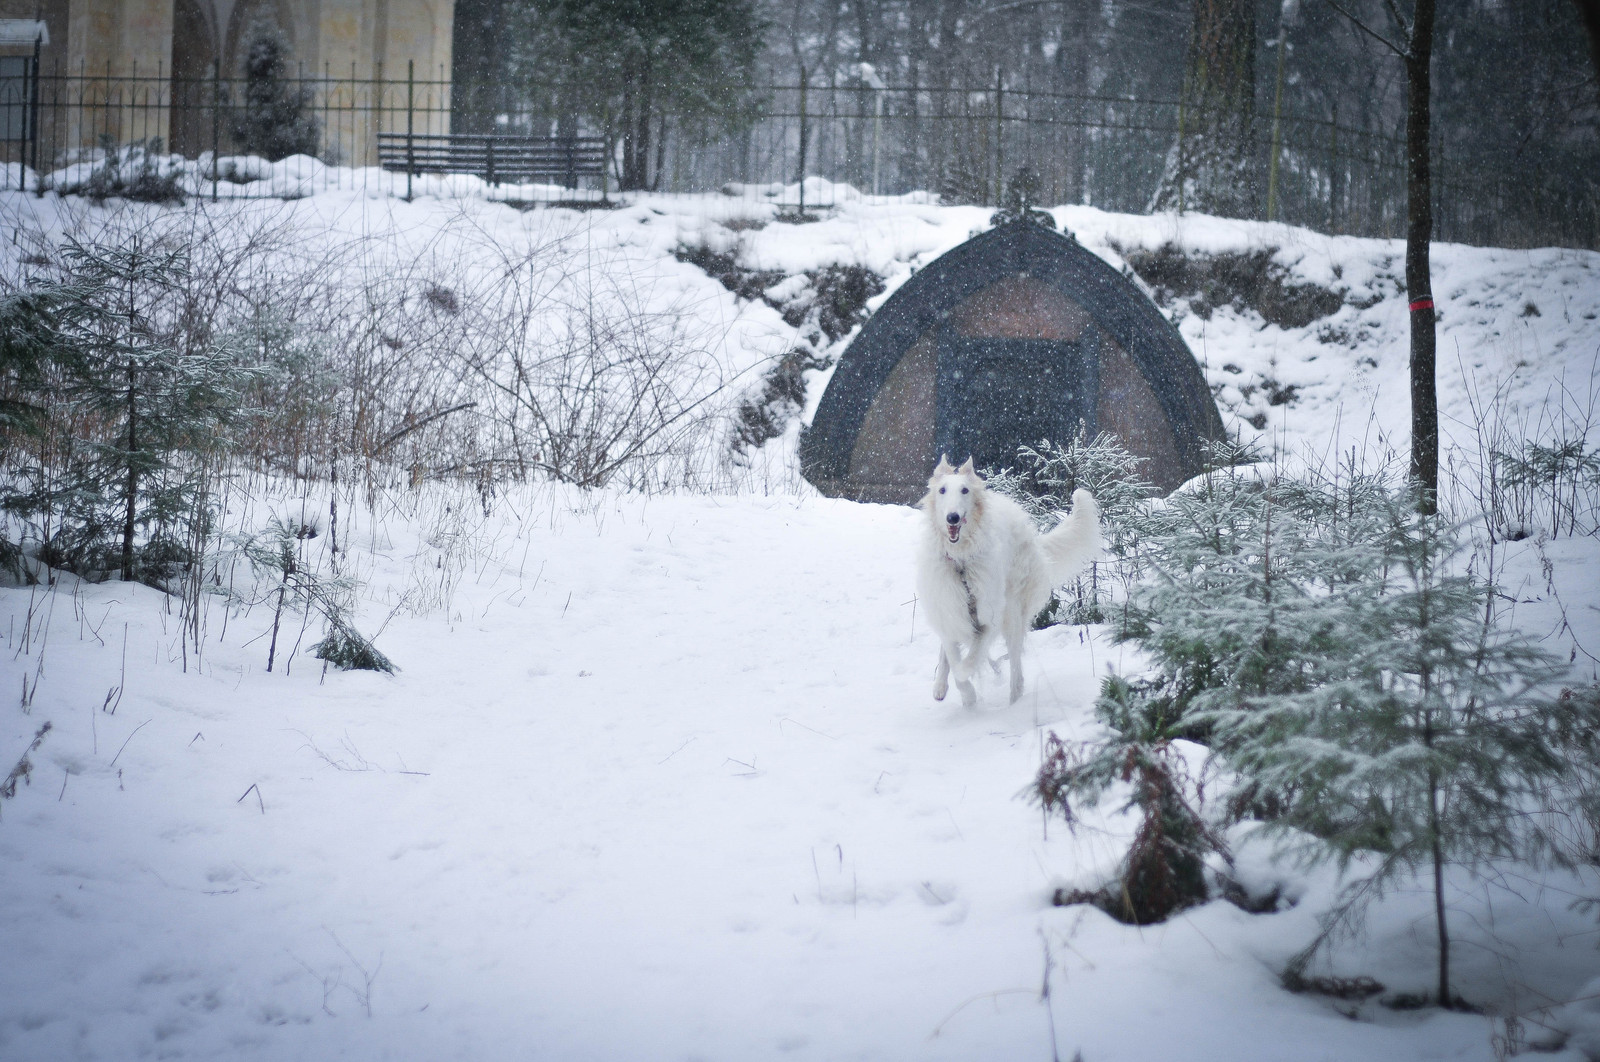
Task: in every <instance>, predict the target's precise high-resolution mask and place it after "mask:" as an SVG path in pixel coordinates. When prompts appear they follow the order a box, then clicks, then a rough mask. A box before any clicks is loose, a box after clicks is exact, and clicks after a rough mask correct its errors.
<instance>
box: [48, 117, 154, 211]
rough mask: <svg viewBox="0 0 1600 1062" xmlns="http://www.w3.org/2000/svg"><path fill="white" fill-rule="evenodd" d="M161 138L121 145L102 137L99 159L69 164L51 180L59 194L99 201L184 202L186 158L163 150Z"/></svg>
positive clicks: (108, 137)
mask: <svg viewBox="0 0 1600 1062" xmlns="http://www.w3.org/2000/svg"><path fill="white" fill-rule="evenodd" d="M161 146H162V145H161V138H160V137H151V138H150V139H149V140H136V141H134V142H133V143H131V144H125V145H123V146H122V147H118V146H117V144H116V142H115V141H114V140H113V139H112V138H111V137H110V136H109V135H107V136H104V137H103V138H102V139H101V147H100V151H99V158H98V159H97V160H96V161H94V162H92V163H79V164H77V165H74V166H69V167H67V169H65V170H63V171H62V172H61V173H60V174H58V175H56V177H55V178H53V180H52V185H51V186H52V187H53V189H54V190H55V191H56V193H57V194H59V195H81V196H85V197H87V198H89V199H91V200H93V201H95V202H96V203H99V202H104V201H105V200H107V199H113V198H115V199H132V200H134V201H136V202H141V203H175V204H178V205H180V206H181V205H182V204H183V202H184V184H183V176H184V160H183V157H182V156H181V155H167V154H165V153H163V152H162V150H161Z"/></svg>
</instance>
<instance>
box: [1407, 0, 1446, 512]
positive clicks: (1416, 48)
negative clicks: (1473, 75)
mask: <svg viewBox="0 0 1600 1062" xmlns="http://www.w3.org/2000/svg"><path fill="white" fill-rule="evenodd" d="M1433 11H1434V0H1417V6H1416V11H1415V15H1414V18H1413V21H1412V30H1411V41H1410V45H1411V46H1410V48H1409V50H1408V51H1407V53H1406V56H1405V64H1406V294H1407V297H1408V298H1409V299H1410V300H1411V481H1412V483H1414V484H1415V485H1416V487H1417V490H1418V492H1419V494H1420V499H1419V502H1420V506H1421V509H1422V511H1423V512H1424V513H1426V514H1428V515H1432V514H1433V513H1435V512H1436V511H1437V510H1438V501H1439V498H1438V495H1439V398H1438V391H1437V387H1436V382H1435V367H1434V363H1435V346H1436V336H1435V334H1434V312H1433V284H1432V280H1431V278H1430V270H1429V241H1430V240H1432V238H1433V173H1432V167H1431V164H1430V160H1429V157H1428V145H1429V134H1430V127H1431V125H1432V114H1431V109H1430V107H1429V94H1430V69H1429V68H1430V63H1431V61H1432V59H1433Z"/></svg>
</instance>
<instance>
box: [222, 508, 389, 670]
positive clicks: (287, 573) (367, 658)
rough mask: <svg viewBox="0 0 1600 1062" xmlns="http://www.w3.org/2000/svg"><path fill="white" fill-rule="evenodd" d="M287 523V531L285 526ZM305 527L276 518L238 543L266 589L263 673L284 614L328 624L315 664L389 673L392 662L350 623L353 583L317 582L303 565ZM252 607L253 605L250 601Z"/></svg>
mask: <svg viewBox="0 0 1600 1062" xmlns="http://www.w3.org/2000/svg"><path fill="white" fill-rule="evenodd" d="M291 524H293V526H291ZM311 534H312V532H311V530H310V529H309V528H307V527H306V526H305V525H302V524H297V523H293V522H292V521H291V523H290V524H286V523H284V521H282V520H280V519H278V518H277V517H274V518H272V519H271V520H269V521H268V522H267V526H266V527H265V528H263V529H262V530H261V531H259V532H257V533H256V534H253V535H247V536H245V537H243V538H241V539H239V541H238V548H239V551H240V552H241V553H242V554H243V555H244V557H245V559H246V560H247V561H249V563H250V566H251V568H252V569H253V570H254V571H255V573H256V574H257V575H258V576H265V577H266V578H267V579H268V580H269V583H270V585H269V586H268V587H267V590H266V592H265V594H264V600H266V601H268V602H270V603H271V605H272V610H273V611H272V636H271V640H270V642H269V643H268V648H267V670H268V671H271V670H272V667H273V663H274V661H275V658H276V656H277V645H278V627H279V624H280V622H281V621H282V618H283V613H284V612H285V611H286V610H294V611H302V612H303V611H316V612H318V613H320V614H321V615H322V618H323V620H324V621H325V622H326V623H327V625H328V630H327V633H326V634H325V635H324V636H323V639H322V640H321V641H320V642H318V643H317V645H316V646H315V647H314V648H313V649H312V653H313V655H315V656H316V657H317V658H318V659H319V660H326V661H327V662H328V663H330V664H333V665H334V666H335V667H338V668H341V669H344V670H347V671H349V670H360V671H383V672H387V673H391V674H392V673H393V672H394V671H395V665H394V663H393V662H392V661H391V660H390V659H389V658H388V657H386V656H384V655H383V654H382V653H381V652H379V651H378V650H377V648H376V647H375V646H373V644H372V642H371V641H370V640H368V639H367V638H365V637H364V636H363V635H362V634H361V633H360V632H359V631H357V630H356V629H355V627H354V626H353V625H352V624H351V623H350V619H349V612H350V599H351V597H352V595H353V594H354V592H355V587H356V584H355V582H354V580H352V579H350V578H349V577H348V576H338V575H336V576H332V577H323V576H320V575H318V574H317V573H316V572H315V571H314V570H312V568H311V567H310V566H309V565H307V564H305V563H304V561H303V558H302V556H301V553H302V551H301V549H300V543H301V542H302V541H303V540H304V539H306V538H308V537H311ZM251 603H254V602H251Z"/></svg>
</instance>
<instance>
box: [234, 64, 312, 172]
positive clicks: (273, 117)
mask: <svg viewBox="0 0 1600 1062" xmlns="http://www.w3.org/2000/svg"><path fill="white" fill-rule="evenodd" d="M288 58H289V48H288V44H287V43H286V42H285V41H284V39H283V38H282V37H281V36H278V35H277V34H275V33H267V34H262V35H260V36H257V37H255V38H254V39H253V40H251V41H250V47H249V52H248V54H247V55H246V57H245V62H244V71H245V86H244V98H243V99H242V100H239V101H238V102H237V103H234V104H233V107H232V109H231V110H230V112H229V116H228V131H229V132H230V133H231V134H232V136H233V140H234V143H235V144H236V145H238V147H239V149H240V150H241V151H243V152H244V153H246V154H249V155H260V156H262V157H263V158H265V159H266V160H267V161H269V162H277V161H278V160H279V159H284V158H288V157H289V156H290V155H315V154H316V153H317V145H318V142H319V141H320V139H321V130H320V129H319V128H318V123H317V119H316V115H315V114H314V113H313V103H314V99H315V95H314V93H312V91H311V90H310V89H309V88H306V87H304V86H303V85H298V86H295V87H291V86H290V84H289V78H288V66H289V64H288Z"/></svg>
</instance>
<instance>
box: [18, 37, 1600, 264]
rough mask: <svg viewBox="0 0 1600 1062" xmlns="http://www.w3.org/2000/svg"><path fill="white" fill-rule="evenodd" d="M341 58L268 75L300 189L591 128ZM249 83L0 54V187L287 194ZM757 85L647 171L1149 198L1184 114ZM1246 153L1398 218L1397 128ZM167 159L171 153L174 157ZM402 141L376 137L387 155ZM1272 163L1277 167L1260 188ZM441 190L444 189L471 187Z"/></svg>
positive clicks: (1001, 93)
mask: <svg viewBox="0 0 1600 1062" xmlns="http://www.w3.org/2000/svg"><path fill="white" fill-rule="evenodd" d="M336 75H337V72H335V71H333V70H332V69H330V68H327V67H325V68H324V69H323V70H322V71H321V72H320V73H315V72H309V73H308V72H307V71H305V70H303V69H301V70H297V71H296V73H295V76H293V77H284V78H281V79H279V80H278V81H277V82H276V83H275V86H274V87H273V89H272V91H273V92H275V93H276V96H274V97H273V99H274V100H276V101H277V105H281V106H283V107H285V108H286V110H281V111H279V112H278V113H279V114H280V115H281V114H284V113H290V112H293V113H295V114H297V115H298V119H297V120H298V122H299V124H298V126H297V130H298V131H297V132H295V135H296V136H298V137H300V138H301V141H303V145H302V146H303V147H304V149H305V153H308V154H314V155H315V156H316V158H317V159H319V160H320V162H321V163H322V164H323V165H321V166H318V167H314V168H313V171H312V172H309V173H302V177H301V180H300V183H299V184H297V186H296V187H297V188H298V189H299V192H298V194H305V191H306V188H305V183H306V182H308V181H309V182H311V184H312V185H313V186H316V185H319V184H320V186H322V187H350V186H356V187H370V186H371V185H372V184H373V182H375V181H378V182H387V184H388V186H389V187H390V188H392V189H393V190H394V191H395V192H396V194H404V195H409V194H413V193H414V192H428V191H429V190H430V189H434V190H435V191H437V190H438V188H439V186H436V185H427V184H426V183H424V184H423V185H421V186H418V185H417V184H416V183H415V182H416V180H417V179H421V178H424V177H425V176H427V175H426V174H425V173H424V172H423V168H422V167H420V165H419V167H418V168H416V169H415V170H412V171H411V172H406V173H403V174H399V175H396V174H393V173H385V172H383V169H382V166H381V163H382V162H383V161H384V160H383V159H381V158H380V151H379V147H380V143H382V142H388V143H389V144H391V145H393V144H395V143H397V142H400V140H399V138H402V137H404V136H406V135H410V136H412V137H415V138H417V139H418V140H420V139H421V138H423V137H428V138H437V137H443V136H445V135H447V134H450V133H451V132H452V130H454V131H455V132H456V133H471V134H473V135H475V136H479V137H482V136H486V135H487V136H499V135H503V136H506V137H508V138H517V137H524V138H525V137H551V138H569V139H570V138H572V137H575V136H578V135H579V134H587V135H589V136H601V135H603V131H602V130H595V129H589V128H584V127H583V123H581V122H579V121H576V120H575V119H573V118H572V117H571V116H567V115H562V114H559V113H557V112H556V111H555V110H554V109H553V107H552V105H551V103H550V101H549V100H545V99H541V98H539V97H538V95H537V94H530V93H528V92H527V91H521V92H514V91H512V90H510V89H507V88H504V87H500V88H497V89H496V90H494V91H493V92H492V93H489V94H485V93H482V92H479V93H474V94H471V95H468V94H466V93H455V92H453V90H452V86H451V84H450V83H449V82H448V81H447V80H445V79H444V78H443V77H442V76H438V77H432V78H422V77H418V76H417V74H416V72H415V70H413V69H409V68H408V70H407V76H406V77H404V78H387V79H386V78H384V77H383V76H382V74H381V71H380V72H379V74H378V75H377V76H374V77H370V78H360V77H356V76H354V75H355V72H354V71H353V70H352V71H351V73H350V76H336ZM261 92H262V89H261V86H259V85H256V86H252V85H251V84H250V83H248V82H246V81H244V80H243V79H238V78H227V77H223V76H221V74H220V71H216V70H214V71H213V72H212V74H211V76H210V77H175V76H172V75H171V74H167V73H163V72H162V71H160V70H157V71H156V73H155V74H154V75H153V76H113V75H112V74H111V72H110V71H109V70H107V71H104V72H102V73H99V74H96V73H94V72H91V71H87V70H83V69H79V70H78V71H75V72H62V71H60V70H58V69H49V68H39V67H38V65H37V61H36V60H28V59H17V60H11V59H6V60H0V161H3V162H4V163H7V164H8V165H6V166H4V167H0V184H3V185H4V186H6V187H12V188H15V187H19V186H20V185H21V184H23V183H24V181H26V182H27V184H28V187H29V189H30V190H38V189H52V188H53V189H55V190H57V191H72V190H79V189H81V187H82V186H83V182H84V181H85V180H87V179H88V178H89V177H90V176H92V173H93V170H94V168H95V167H96V166H104V165H105V164H106V162H107V160H110V161H112V162H113V163H115V162H118V161H122V162H124V163H125V162H126V160H127V159H128V157H129V156H128V149H129V147H130V146H137V147H136V150H137V151H138V153H139V159H140V160H141V164H142V165H144V166H145V167H146V168H149V167H151V166H152V165H157V167H158V168H161V169H162V171H163V172H168V171H181V172H182V174H183V175H184V178H185V180H186V181H187V182H188V184H187V187H188V190H189V193H190V194H195V195H201V196H214V197H220V196H228V197H241V196H244V197H251V196H275V195H281V194H284V193H283V188H282V186H281V184H279V183H274V182H273V181H272V180H266V179H263V174H264V173H266V172H267V171H265V170H263V168H262V166H261V165H260V164H259V162H257V161H255V160H253V159H251V158H250V157H251V156H256V155H261V154H268V155H270V154H272V152H270V151H264V150H263V145H262V143H261V142H260V141H261V138H262V136H263V135H264V134H263V133H262V130H261V122H260V121H259V120H258V119H259V117H260V114H261V112H262V108H263V107H265V106H267V104H265V103H263V100H262V98H261ZM252 93H254V95H252ZM753 96H754V100H755V108H754V111H753V114H754V117H753V118H752V119H751V120H750V121H748V122H745V123H742V124H741V126H740V127H739V128H737V129H735V130H732V131H728V130H725V129H723V130H712V129H700V130H696V129H694V128H690V127H687V126H682V125H674V124H673V123H671V122H662V123H661V124H660V125H659V127H658V128H659V134H658V138H657V142H656V143H655V144H653V145H652V148H651V153H652V154H653V165H652V167H651V179H650V185H651V188H652V189H653V190H658V191H664V192H680V193H693V192H713V191H721V192H724V193H727V194H732V195H743V196H749V197H752V198H760V199H764V200H767V201H772V202H776V203H778V204H779V205H780V207H781V208H782V209H784V210H786V211H793V212H797V213H803V212H805V211H810V210H815V209H824V208H828V207H833V206H836V205H838V203H839V201H840V199H841V197H842V196H847V195H851V194H855V193H860V194H868V195H870V194H879V195H900V194H904V193H908V192H913V191H918V190H922V191H927V192H930V193H934V194H937V195H939V196H940V197H941V198H942V200H943V201H944V202H966V203H978V204H994V203H996V202H998V201H999V200H1000V199H1001V197H1002V195H1003V193H1004V190H1005V189H1006V187H1007V186H1008V184H1010V183H1011V182H1014V181H1015V180H1016V178H1017V176H1018V174H1019V173H1020V172H1021V171H1022V170H1024V169H1026V170H1027V171H1029V172H1030V173H1031V175H1032V180H1034V181H1035V182H1036V185H1037V189H1038V192H1037V199H1038V201H1039V202H1041V203H1043V204H1052V205H1053V204H1060V203H1085V204H1090V205H1094V206H1099V207H1103V208H1105V209H1108V210H1115V211H1126V212H1134V213H1140V212H1144V211H1146V210H1148V209H1149V208H1150V204H1151V201H1152V197H1153V195H1154V193H1155V191H1156V188H1157V186H1158V185H1159V183H1160V181H1161V177H1162V174H1163V172H1164V170H1165V168H1166V166H1167V164H1168V159H1169V156H1172V155H1173V152H1174V147H1175V145H1176V144H1178V143H1179V140H1180V135H1181V130H1183V129H1185V128H1186V127H1187V128H1189V129H1193V128H1195V126H1196V122H1195V120H1194V115H1193V114H1192V113H1191V114H1189V115H1185V113H1184V107H1183V104H1182V103H1181V102H1180V101H1177V100H1139V99H1124V98H1117V97H1111V96H1095V95H1071V94H1065V93H1059V92H1049V91H1038V90H1033V89H1031V88H1030V87H1029V86H1027V85H1025V84H1024V85H1015V84H1009V83H1007V82H1006V80H1005V79H1004V77H1003V76H1001V77H999V78H997V79H996V81H995V82H994V83H992V84H988V85H983V86H961V87H948V86H942V87H917V86H901V87H887V88H874V87H871V86H868V85H865V84H862V83H860V82H850V83H842V84H803V83H801V84H775V85H768V86H763V87H760V88H758V89H756V90H755V92H754V93H753ZM285 101H287V102H285ZM280 124H281V122H280ZM430 142H433V143H437V142H438V141H430ZM591 143H592V141H591ZM602 143H603V145H604V150H603V151H601V152H600V157H603V158H604V159H605V160H607V162H606V164H605V165H604V166H602V167H593V166H590V167H585V170H584V175H583V176H582V177H581V178H579V177H576V176H575V175H569V176H568V177H567V178H566V179H561V178H557V177H555V176H552V177H551V178H549V179H540V178H538V177H537V176H534V177H533V178H532V179H529V180H524V181H523V182H522V183H520V184H516V185H503V186H502V187H501V188H500V189H499V190H498V191H497V192H495V193H494V194H497V195H499V196H501V197H502V198H508V199H513V200H523V201H526V202H529V203H541V202H542V203H549V202H572V201H574V200H586V201H590V202H594V201H601V200H605V199H606V198H607V197H608V196H612V195H615V193H616V191H617V188H618V176H619V167H618V164H617V159H618V157H619V155H620V145H617V144H615V143H613V142H611V141H609V140H605V141H602ZM278 147H279V148H280V149H282V148H283V145H282V144H279V145H278ZM119 151H120V152H121V154H120V155H119ZM1252 151H1253V156H1254V158H1253V169H1254V172H1255V173H1257V174H1258V175H1259V181H1258V184H1259V185H1260V187H1259V188H1256V189H1254V194H1255V198H1256V200H1257V201H1258V211H1257V212H1258V216H1267V214H1268V211H1269V208H1270V214H1271V216H1272V217H1273V218H1275V219H1277V220H1282V221H1286V222H1290V223H1294V224H1299V225H1305V226H1308V227H1311V228H1314V229H1319V230H1322V231H1329V232H1340V233H1352V234H1358V235H1373V236H1390V237H1393V236H1399V235H1402V234H1403V232H1404V219H1405V170H1404V161H1403V159H1404V155H1403V144H1402V142H1401V140H1400V139H1399V137H1398V136H1397V135H1395V131H1393V130H1374V129H1361V128H1354V127H1351V126H1350V125H1348V124H1343V123H1340V122H1338V121H1336V120H1335V116H1332V115H1329V116H1314V115H1304V114H1286V115H1284V116H1282V118H1281V120H1280V121H1279V122H1278V123H1277V125H1276V132H1275V133H1274V128H1273V125H1272V123H1270V122H1268V121H1266V120H1263V121H1261V122H1259V123H1258V128H1257V130H1256V135H1255V137H1254V140H1253V145H1252ZM180 156H181V158H182V159H183V160H188V161H187V163H186V164H184V165H179V164H177V163H176V161H175V160H176V159H177V158H178V157H180ZM397 157H400V155H399V154H397V153H396V152H395V151H391V152H390V153H389V156H388V161H389V163H390V169H391V170H393V169H395V168H396V166H395V163H394V160H395V158H397ZM406 157H412V158H417V157H426V153H421V154H420V155H419V154H417V153H410V154H409V155H407V156H406ZM1179 157H1181V155H1180V156H1179ZM153 160H158V161H153ZM1274 160H1276V162H1275V163H1274ZM400 168H401V169H404V167H400ZM595 169H600V171H601V172H599V173H596V172H594V171H595ZM1269 174H1275V176H1274V178H1273V179H1272V180H1271V182H1270V184H1271V188H1270V190H1269V188H1268V187H1267V186H1268V184H1269V181H1268V175H1269ZM1434 174H1435V197H1436V200H1435V215H1434V216H1435V219H1436V220H1435V235H1436V237H1437V238H1439V239H1442V240H1453V241H1461V242H1467V243H1480V244H1494V245H1501V246H1529V245H1538V244H1563V245H1567V246H1581V247H1597V246H1600V196H1597V191H1596V187H1597V186H1596V185H1595V184H1594V183H1593V182H1592V181H1590V182H1581V181H1561V180H1542V181H1541V180H1538V179H1532V180H1530V179H1529V178H1528V177H1527V175H1520V176H1519V178H1517V179H1515V180H1513V179H1511V178H1506V177H1503V176H1499V175H1485V174H1477V173H1473V172H1470V171H1467V170H1465V169H1463V168H1459V167H1456V166H1454V165H1453V160H1452V158H1451V155H1450V151H1449V146H1448V145H1436V147H1435V152H1434ZM523 176H524V177H526V176H528V175H523ZM802 177H804V178H807V180H805V181H802V180H801V178H802ZM846 186H848V188H850V189H854V190H855V192H854V193H853V192H851V191H849V190H847V188H846ZM449 187H450V188H451V189H453V191H454V193H455V194H468V193H469V192H470V188H471V186H469V185H463V184H460V183H459V182H457V183H454V184H451V185H449Z"/></svg>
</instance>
